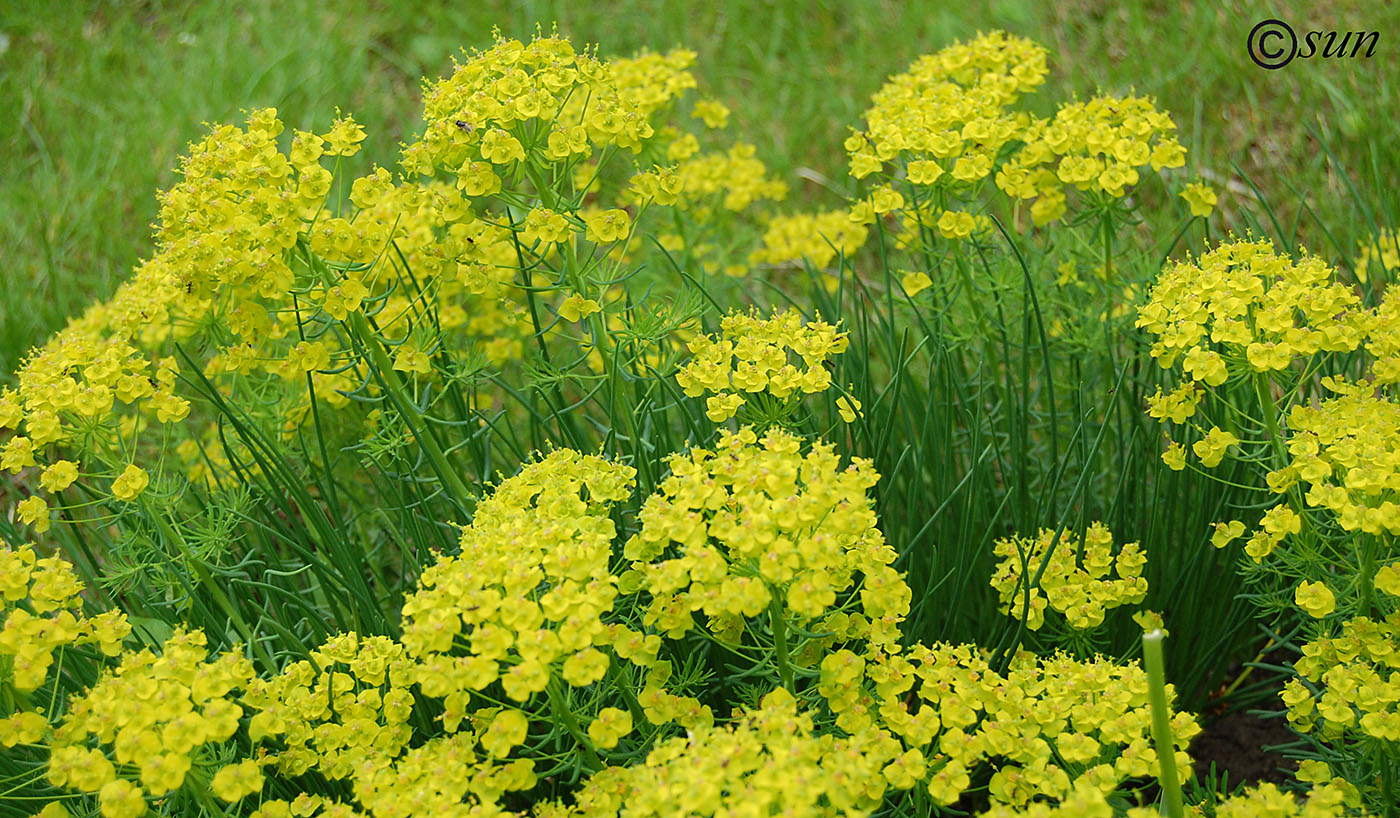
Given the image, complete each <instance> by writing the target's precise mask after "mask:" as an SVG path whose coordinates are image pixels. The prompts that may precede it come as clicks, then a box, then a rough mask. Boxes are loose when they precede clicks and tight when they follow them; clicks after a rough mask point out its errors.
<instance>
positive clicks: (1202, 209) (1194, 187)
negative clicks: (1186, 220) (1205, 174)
mask: <svg viewBox="0 0 1400 818" xmlns="http://www.w3.org/2000/svg"><path fill="white" fill-rule="evenodd" d="M1181 198H1183V199H1185V200H1186V203H1187V204H1188V205H1190V206H1191V215H1192V216H1199V217H1201V218H1203V219H1204V218H1207V217H1209V216H1210V214H1211V212H1212V211H1213V210H1215V203H1216V201H1217V197H1216V195H1215V191H1213V190H1211V189H1210V188H1209V187H1206V186H1205V185H1203V184H1201V183H1200V182H1192V183H1190V184H1188V185H1187V186H1186V189H1185V190H1183V191H1182V192H1181Z"/></svg>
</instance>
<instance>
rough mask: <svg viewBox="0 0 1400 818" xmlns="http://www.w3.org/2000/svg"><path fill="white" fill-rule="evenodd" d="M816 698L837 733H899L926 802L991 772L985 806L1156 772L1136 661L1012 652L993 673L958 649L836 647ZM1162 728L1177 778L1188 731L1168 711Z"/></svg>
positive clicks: (1144, 688) (1183, 717)
mask: <svg viewBox="0 0 1400 818" xmlns="http://www.w3.org/2000/svg"><path fill="white" fill-rule="evenodd" d="M1167 688H1168V696H1169V697H1170V696H1172V695H1173V694H1172V692H1171V686H1170V685H1168V686H1167ZM818 690H819V692H820V693H821V694H822V696H823V697H824V698H825V699H826V701H827V702H828V704H829V705H830V707H831V709H832V710H833V711H834V712H835V713H837V725H838V726H840V727H841V728H842V729H843V730H845V731H846V732H848V733H857V732H860V731H863V730H867V729H869V728H870V727H871V726H872V725H876V726H879V727H881V728H883V729H884V730H887V731H889V732H890V733H892V734H894V735H896V736H898V737H900V738H901V739H902V740H903V742H904V744H905V745H906V747H907V748H908V751H907V753H906V756H907V757H909V758H910V762H911V763H910V772H911V774H912V782H921V783H922V784H923V785H924V786H925V787H926V788H927V790H928V793H929V795H930V796H931V797H932V798H933V800H934V802H935V803H938V804H944V805H946V804H952V803H954V802H956V801H957V800H958V799H959V798H960V797H961V796H962V794H963V792H964V791H966V790H967V789H969V788H970V787H971V782H972V780H973V778H974V777H975V776H977V775H978V770H979V768H984V767H991V768H993V769H994V770H995V771H994V772H993V773H992V774H991V778H990V780H989V781H988V783H987V792H988V794H989V795H990V796H991V798H992V800H993V802H994V803H1004V804H1010V805H1013V806H1024V805H1025V804H1027V803H1028V802H1030V801H1032V800H1035V799H1037V798H1050V799H1055V800H1063V799H1068V798H1070V797H1071V796H1072V794H1073V793H1074V791H1075V786H1076V784H1077V783H1078V784H1081V785H1088V786H1091V787H1093V788H1094V789H1096V790H1098V791H1099V792H1102V793H1104V794H1105V795H1107V794H1110V793H1112V792H1113V791H1114V790H1115V789H1116V788H1117V786H1118V784H1119V782H1121V781H1124V780H1126V779H1130V778H1136V777H1139V776H1150V775H1153V774H1154V773H1155V772H1156V768H1157V755H1156V751H1155V750H1154V749H1153V745H1152V741H1151V725H1152V713H1151V707H1150V706H1149V703H1148V684H1147V674H1146V673H1145V672H1144V671H1143V670H1142V669H1141V668H1140V667H1138V666H1136V665H1132V666H1128V667H1120V666H1116V665H1114V664H1112V663H1111V662H1108V661H1105V660H1100V659H1095V660H1094V661H1091V662H1080V661H1076V660H1074V659H1071V658H1069V657H1066V656H1062V655H1056V656H1052V657H1048V658H1042V657H1036V656H1034V655H1032V654H1029V653H1024V652H1023V653H1020V654H1018V655H1017V656H1016V658H1015V659H1014V660H1013V661H1012V664H1011V667H1010V668H1009V669H1008V671H1007V673H1006V674H1005V675H1001V674H998V673H996V672H995V671H993V670H992V669H991V668H990V667H989V666H988V664H987V662H986V660H985V659H984V658H983V656H982V655H981V654H980V653H978V652H977V650H976V648H975V647H973V646H969V645H946V644H935V645H933V646H931V647H927V646H924V645H915V646H913V647H911V648H908V649H907V650H905V651H904V652H903V653H898V652H892V653H877V654H874V655H870V656H865V657H862V656H859V655H857V654H855V653H853V652H851V651H849V650H839V651H836V652H833V653H830V654H828V655H827V657H826V658H825V659H823V660H822V663H821V675H820V680H819V684H818ZM1172 731H1173V740H1174V741H1175V742H1176V751H1175V755H1176V761H1177V764H1178V774H1179V775H1180V776H1181V777H1182V779H1183V781H1184V780H1186V779H1187V778H1189V777H1190V757H1189V756H1187V754H1186V752H1185V747H1186V746H1187V745H1188V744H1189V743H1190V741H1191V739H1192V738H1193V737H1194V736H1195V735H1196V734H1197V733H1198V732H1200V728H1199V727H1198V726H1197V725H1196V723H1195V721H1194V720H1193V719H1192V718H1191V716H1190V714H1187V713H1177V714H1175V716H1173V717H1172ZM887 774H888V771H887ZM912 782H911V784H912ZM911 784H906V785H905V786H909V785H911Z"/></svg>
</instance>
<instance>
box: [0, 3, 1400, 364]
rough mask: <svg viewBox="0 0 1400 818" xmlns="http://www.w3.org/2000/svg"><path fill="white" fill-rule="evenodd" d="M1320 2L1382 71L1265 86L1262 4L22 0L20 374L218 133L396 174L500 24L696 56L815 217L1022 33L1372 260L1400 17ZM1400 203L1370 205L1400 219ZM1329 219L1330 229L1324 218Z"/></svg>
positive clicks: (1, 187) (14, 12)
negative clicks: (940, 60) (937, 101)
mask: <svg viewBox="0 0 1400 818" xmlns="http://www.w3.org/2000/svg"><path fill="white" fill-rule="evenodd" d="M1312 6H1313V7H1312V8H1310V9H1309V10H1308V11H1307V12H1306V15H1307V19H1302V18H1299V19H1289V18H1288V15H1287V13H1284V14H1282V15H1280V16H1283V17H1284V18H1285V19H1289V21H1290V22H1292V23H1293V24H1294V25H1295V27H1297V28H1299V29H1305V28H1310V27H1318V28H1338V29H1350V30H1361V29H1364V30H1378V31H1380V32H1382V38H1381V40H1380V43H1379V46H1378V48H1377V54H1376V56H1375V57H1374V58H1372V59H1370V60H1332V61H1323V60H1320V59H1314V60H1310V61H1304V60H1298V61H1295V62H1294V63H1293V64H1292V65H1289V66H1288V67H1286V68H1284V69H1282V70H1279V71H1265V70H1263V69H1259V68H1257V67H1256V66H1254V65H1253V64H1252V63H1251V62H1250V61H1249V58H1248V56H1247V54H1246V52H1245V48H1244V40H1245V36H1246V34H1247V32H1248V31H1249V29H1250V28H1251V27H1252V26H1253V24H1254V23H1255V22H1257V21H1258V19H1261V18H1262V17H1266V16H1270V14H1269V13H1265V12H1264V11H1260V10H1258V9H1255V8H1252V7H1251V6H1250V5H1249V4H1247V3H1244V2H1238V0H1236V1H1235V2H1225V3H1210V4H1207V3H1186V4H1178V3H1167V2H1151V0H1147V1H1145V2H1140V3H1136V4H1126V5H1123V6H1119V5H1118V4H1114V3H1108V2H1100V1H1099V0H1071V1H1070V2H1063V3H1055V4H1049V3H1045V4H1042V3H1036V2H1034V0H1006V1H1005V2H997V1H996V0H976V2H971V3H967V4H959V5H957V6H956V7H954V6H951V5H950V6H942V5H940V6H934V5H933V4H926V3H903V2H893V0H881V1H880V2H864V3H859V4H854V3H849V4H848V3H839V2H797V1H796V0H776V1H775V0H767V1H766V2H765V0H743V2H729V3H715V4H693V3H677V2H665V3H658V2H639V1H638V0H625V1H624V2H614V3H610V4H606V6H604V5H586V4H579V3H565V2H529V1H528V0H527V1H526V2H515V3H506V2H500V1H499V0H486V1H484V2H475V3H470V4H461V3H456V4H430V3H426V2H416V3H399V2H378V3H373V4H342V3H337V2H324V0H323V1H322V2H311V1H310V0H277V2H272V0H247V2H240V3H236V4H235V3H227V2H225V3H198V4H188V5H186V4H177V3H161V2H145V3H136V2H101V3H96V2H79V1H77V0H75V1H74V2H63V3H32V2H28V0H0V111H4V112H5V113H4V115H3V117H0V249H2V250H3V253H4V256H3V258H4V261H5V264H6V267H5V269H4V270H3V272H0V299H3V305H2V306H0V373H4V374H6V375H7V374H8V373H10V372H11V371H12V370H13V369H14V367H15V365H16V364H17V362H18V360H19V358H20V357H21V356H22V355H23V354H24V352H25V350H27V349H28V348H29V347H30V346H32V345H34V344H36V343H41V342H42V341H43V340H44V338H45V337H46V336H47V335H48V334H49V333H50V332H52V331H53V330H55V329H57V328H58V327H60V326H61V325H62V323H63V322H64V320H66V318H67V317H69V316H72V315H75V314H77V313H79V312H80V311H81V310H82V309H83V308H84V307H85V306H86V305H87V304H88V303H90V302H91V301H92V300H93V299H95V298H99V297H102V296H105V295H106V294H108V293H109V292H110V291H111V289H112V288H113V287H114V286H115V284H116V282H117V281H119V280H120V279H121V277H122V276H124V275H125V273H126V272H127V271H128V270H129V269H130V268H131V267H132V266H133V265H134V264H135V263H136V262H137V260H138V259H139V258H141V257H142V256H143V255H145V254H148V253H149V251H150V232H151V230H150V227H149V225H150V224H151V222H152V221H153V220H154V218H155V213H156V205H155V191H156V190H157V189H158V188H160V187H163V186H166V185H168V184H170V182H171V180H172V172H171V168H172V167H173V166H174V164H175V162H176V160H177V158H178V156H179V155H180V153H182V152H183V150H184V147H185V145H186V144H187V143H188V142H189V141H191V140H192V139H195V138H198V137H199V136H200V135H201V133H202V132H203V130H204V128H203V125H202V123H204V122H214V121H228V120H232V119H236V118H238V117H239V112H240V111H241V110H243V109H246V108H253V107H260V106H265V105H273V106H276V107H277V108H279V109H280V110H281V112H282V116H283V118H284V119H285V120H286V122H287V123H288V126H289V127H299V128H313V127H316V128H324V127H326V126H327V125H328V124H329V122H330V120H331V119H332V118H333V115H334V110H335V108H336V106H339V107H341V108H342V109H344V110H346V111H350V112H353V113H354V114H355V115H356V117H357V118H358V119H359V120H360V121H361V122H363V123H364V124H365V126H366V129H367V130H368V131H369V133H370V139H369V143H368V145H367V148H368V150H369V151H370V155H371V156H374V157H376V158H378V159H379V160H380V161H382V162H386V163H387V162H390V161H392V159H393V146H394V145H395V143H397V142H398V141H399V140H401V139H403V138H405V137H406V136H407V135H408V134H409V133H410V132H411V131H412V130H413V129H414V128H416V127H417V119H416V110H417V105H418V88H419V79H420V78H421V77H423V76H428V77H436V76H438V75H440V74H442V73H444V72H446V71H448V70H449V69H450V66H451V56H452V55H453V54H454V53H456V52H457V51H458V49H460V48H461V47H464V46H468V47H469V46H484V45H486V44H488V43H489V42H490V38H491V30H492V28H493V27H495V26H499V27H500V29H501V31H502V32H503V33H504V34H506V35H509V36H516V37H522V38H523V37H528V36H529V35H530V34H531V33H532V32H533V30H534V27H535V24H536V23H537V22H538V23H540V24H542V25H543V26H544V27H545V28H546V29H548V28H549V26H550V25H551V23H552V22H554V21H557V23H558V27H559V29H560V31H561V32H563V33H565V34H567V35H568V36H570V37H571V38H572V39H573V40H574V42H575V43H576V44H582V43H593V42H596V43H599V44H600V45H601V50H602V52H603V53H604V54H628V53H631V52H633V51H635V50H637V49H640V48H651V49H655V50H664V49H668V48H671V47H674V46H685V47H688V48H691V49H693V50H695V51H696V52H697V53H698V61H697V65H696V68H695V71H696V74H697V76H698V77H699V78H700V81H701V90H702V92H703V93H707V94H711V95H714V96H717V97H719V98H721V99H723V100H724V101H725V102H726V103H727V104H728V105H729V106H730V107H731V108H732V109H733V110H734V117H733V120H732V125H731V129H732V130H733V131H734V133H735V134H736V135H738V136H739V137H741V138H745V139H747V140H749V141H752V142H754V143H756V144H757V146H758V148H759V152H760V155H761V156H762V157H764V158H765V160H766V161H768V162H769V163H770V164H772V165H773V166H774V167H775V168H776V169H777V170H778V171H779V172H780V173H782V174H784V175H785V176H786V177H787V178H788V179H789V181H790V182H792V183H793V185H794V189H795V195H794V199H795V200H796V204H801V203H802V202H803V201H811V200H813V199H815V198H818V197H820V196H822V195H824V192H823V187H832V188H834V189H837V190H840V189H843V188H844V186H845V182H846V177H845V162H844V157H843V155H842V152H841V148H840V142H841V140H842V138H844V136H845V129H846V127H847V126H848V125H850V124H853V123H855V122H856V119H857V117H858V116H859V114H860V112H861V111H862V110H863V109H864V107H865V105H866V100H867V99H868V97H869V95H870V93H871V92H873V91H874V90H875V89H876V88H877V87H878V86H879V85H880V83H881V82H883V81H884V79H885V78H886V77H887V76H888V75H889V74H891V73H894V72H897V71H900V70H901V69H902V68H903V67H904V66H905V65H906V64H907V63H908V62H909V61H910V60H911V59H913V58H914V57H916V56H918V55H919V54H923V53H927V52H931V51H935V50H937V49H939V48H941V47H942V46H944V45H946V44H947V43H949V42H950V41H952V40H953V39H955V38H958V37H965V36H968V35H971V34H974V33H975V32H976V31H978V30H986V29H991V28H1006V29H1008V30H1011V31H1014V32H1016V33H1020V34H1024V35H1026V36H1030V37H1033V38H1035V39H1037V40H1039V41H1040V42H1042V43H1044V44H1045V45H1047V46H1049V47H1050V48H1051V50H1052V55H1051V68H1052V74H1051V79H1050V82H1049V83H1048V84H1047V87H1046V88H1044V89H1043V90H1042V91H1041V92H1040V93H1039V94H1038V95H1037V101H1036V102H1035V105H1036V106H1037V107H1038V109H1039V110H1040V111H1041V112H1042V113H1049V112H1050V111H1052V110H1053V106H1054V104H1055V102H1056V101H1058V100H1063V99H1067V98H1069V97H1070V96H1072V95H1073V94H1076V93H1077V94H1078V95H1079V96H1081V97H1086V96H1089V95H1091V94H1092V93H1094V91H1095V90H1096V89H1097V88H1100V87H1101V88H1103V89H1104V90H1110V91H1119V92H1123V91H1127V90H1128V89H1129V88H1130V87H1131V88H1134V89H1136V91H1137V92H1138V93H1143V94H1150V95H1153V96H1156V97H1157V98H1158V100H1159V102H1160V103H1161V105H1162V106H1163V107H1165V108H1166V109H1167V110H1169V111H1171V112H1172V113H1173V114H1174V115H1175V117H1176V119H1177V122H1178V123H1179V124H1180V126H1181V130H1182V139H1183V142H1184V143H1185V144H1186V145H1187V147H1188V149H1189V150H1190V151H1191V158H1190V159H1189V166H1188V171H1189V172H1200V173H1202V174H1204V175H1206V177H1207V178H1208V179H1210V180H1212V181H1213V182H1214V183H1215V185H1216V186H1217V187H1218V188H1220V189H1221V190H1222V192H1223V193H1224V195H1222V202H1221V208H1222V211H1223V219H1224V222H1225V224H1226V226H1235V227H1240V226H1244V225H1248V224H1251V223H1254V222H1262V221H1263V220H1264V218H1265V217H1264V216H1263V212H1264V211H1263V210H1262V209H1261V208H1260V207H1259V206H1258V205H1257V204H1255V203H1253V202H1252V201H1251V200H1252V196H1253V194H1252V193H1251V192H1250V184H1249V181H1247V179H1248V180H1252V181H1253V182H1254V183H1255V184H1257V185H1258V186H1259V187H1260V188H1261V189H1262V190H1263V191H1264V193H1265V195H1266V198H1267V199H1268V201H1269V202H1270V204H1271V206H1272V209H1273V210H1274V211H1275V214H1276V217H1277V218H1278V219H1279V220H1280V222H1281V223H1282V224H1284V225H1289V224H1291V223H1292V220H1293V219H1295V218H1299V217H1300V214H1303V216H1304V218H1303V219H1302V221H1303V224H1302V226H1301V227H1300V228H1299V229H1298V230H1299V232H1300V233H1301V235H1302V236H1303V237H1304V238H1305V239H1307V240H1308V242H1309V244H1310V246H1314V249H1317V250H1324V251H1325V250H1326V249H1327V248H1326V247H1325V246H1322V245H1324V244H1326V243H1327V241H1326V240H1325V238H1324V237H1325V236H1326V235H1328V234H1329V233H1331V232H1335V234H1336V238H1335V243H1336V244H1338V245H1340V246H1342V247H1347V248H1349V247H1352V246H1354V244H1355V241H1356V240H1357V239H1358V238H1359V237H1360V236H1361V235H1364V233H1365V231H1366V229H1367V225H1366V224H1365V219H1361V218H1358V209H1357V204H1356V202H1355V201H1354V200H1353V199H1352V198H1351V197H1350V196H1349V195H1348V189H1349V188H1348V185H1347V184H1346V180H1345V179H1343V178H1342V171H1339V170H1338V169H1337V168H1334V167H1331V166H1330V165H1329V163H1328V161H1327V159H1326V153H1325V151H1323V150H1322V149H1320V147H1319V145H1318V143H1317V141H1316V140H1315V138H1314V134H1316V135H1320V136H1322V137H1323V138H1324V139H1325V140H1326V141H1327V142H1328V143H1329V145H1330V146H1331V148H1332V150H1333V151H1335V152H1336V154H1337V156H1338V157H1339V159H1340V161H1341V165H1342V168H1343V169H1344V171H1345V173H1348V174H1350V175H1351V176H1352V177H1354V179H1353V180H1352V181H1353V182H1354V183H1355V184H1356V185H1357V186H1358V188H1359V190H1360V191H1361V195H1362V197H1363V198H1368V197H1381V196H1384V195H1389V194H1385V193H1383V190H1382V186H1381V184H1380V182H1381V181H1382V180H1381V179H1380V178H1379V177H1380V175H1381V174H1379V173H1377V172H1376V171H1375V170H1373V168H1382V169H1383V168H1392V167H1394V166H1395V160H1396V158H1397V156H1398V155H1400V152H1398V151H1397V139H1400V136H1397V133H1396V131H1395V130H1394V128H1393V125H1392V123H1393V122H1394V120H1395V118H1396V114H1397V104H1396V93H1397V92H1396V89H1395V83H1394V79H1395V75H1396V73H1397V71H1400V67H1397V62H1396V60H1395V59H1394V54H1395V49H1396V48H1397V47H1400V44H1397V43H1395V42H1393V41H1392V40H1388V39H1386V38H1387V36H1389V35H1388V32H1394V31H1396V30H1400V25H1397V23H1400V7H1396V6H1392V7H1384V6H1381V4H1365V3H1362V2H1359V1H1354V2H1333V3H1318V4H1312ZM799 169H805V170H804V171H803V173H802V177H801V179H799V178H798V177H797V176H796V175H795V174H796V173H797V172H798V170H799ZM1246 177H1247V179H1246ZM1305 204H1306V207H1305V206H1304V205H1305ZM1390 204H1391V202H1389V201H1381V200H1380V198H1376V199H1375V200H1373V201H1371V202H1370V207H1371V208H1372V209H1374V210H1375V211H1376V212H1378V213H1386V212H1394V210H1393V208H1392V207H1389V205H1390ZM1309 208H1310V209H1311V210H1313V211H1315V212H1316V214H1317V218H1318V219H1319V220H1320V221H1321V222H1322V223H1323V224H1325V225H1328V226H1329V230H1328V231H1321V230H1319V229H1317V228H1316V227H1315V226H1313V225H1312V224H1311V222H1310V220H1311V216H1308V215H1307V210H1308V209H1309ZM1285 232H1286V231H1285Z"/></svg>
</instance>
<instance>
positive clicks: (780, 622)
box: [768, 597, 797, 693]
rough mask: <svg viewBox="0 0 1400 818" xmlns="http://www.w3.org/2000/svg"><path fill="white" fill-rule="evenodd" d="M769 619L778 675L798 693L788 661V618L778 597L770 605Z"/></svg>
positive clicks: (790, 688) (789, 687) (785, 685)
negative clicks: (784, 614)
mask: <svg viewBox="0 0 1400 818" xmlns="http://www.w3.org/2000/svg"><path fill="white" fill-rule="evenodd" d="M768 621H769V623H770V624H771V625H772V628H773V648H774V654H775V655H776V657H777V663H778V676H779V677H780V678H782V680H783V687H785V688H787V690H788V692H789V693H796V692H797V685H796V683H794V682H793V678H792V665H791V664H790V663H789V661H788V645H787V619H785V618H784V617H783V609H782V606H781V605H779V604H778V600H777V598H776V597H774V599H773V601H772V603H770V604H769V606H768Z"/></svg>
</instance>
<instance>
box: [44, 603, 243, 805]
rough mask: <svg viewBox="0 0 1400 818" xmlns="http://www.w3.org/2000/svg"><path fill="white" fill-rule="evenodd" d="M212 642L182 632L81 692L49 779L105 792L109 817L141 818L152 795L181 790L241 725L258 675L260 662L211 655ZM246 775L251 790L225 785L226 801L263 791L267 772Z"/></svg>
mask: <svg viewBox="0 0 1400 818" xmlns="http://www.w3.org/2000/svg"><path fill="white" fill-rule="evenodd" d="M205 645H206V641H205V636H204V634H203V633H202V632H200V631H185V630H183V629H177V630H176V631H175V633H174V634H173V635H172V636H170V638H168V639H166V640H165V643H164V645H163V647H162V649H161V653H160V655H159V656H157V655H156V654H154V653H153V652H151V651H150V650H149V649H146V650H142V651H140V652H138V653H128V654H125V655H123V657H122V661H121V663H120V665H118V667H117V668H116V669H115V670H114V671H112V672H110V673H104V674H103V675H102V676H101V677H100V678H99V679H98V681H97V683H96V684H94V685H93V686H92V688H91V689H89V690H88V691H87V692H86V693H84V694H82V695H81V696H77V697H74V698H73V699H72V700H71V701H70V702H69V706H68V711H67V713H66V714H65V715H64V718H63V723H62V724H61V725H59V726H58V727H57V728H56V729H55V730H54V735H53V743H52V745H51V751H50V757H49V772H48V777H49V781H51V782H52V783H53V784H54V785H55V786H59V787H67V788H69V789H75V790H81V791H84V792H89V793H97V794H98V799H99V801H100V802H101V803H102V812H103V815H105V816H107V818H122V816H136V815H141V814H142V813H144V812H145V811H146V804H145V803H144V798H146V797H148V796H149V797H154V798H159V797H161V796H164V795H167V794H168V793H171V792H174V791H175V790H178V789H180V787H181V786H183V785H184V784H185V779H186V775H187V773H189V772H190V768H191V766H192V764H193V763H194V757H195V754H196V750H197V749H198V748H201V747H203V746H205V745H210V744H215V745H217V744H220V743H222V742H225V741H228V740H229V739H230V738H232V737H233V735H234V733H235V732H237V731H238V726H239V720H240V719H241V718H242V717H243V708H242V707H241V706H240V704H239V702H238V699H237V696H235V695H233V694H234V692H235V691H237V690H240V689H243V688H246V687H247V686H248V684H249V682H250V680H251V679H252V678H253V666H252V663H251V662H249V661H248V660H247V659H246V658H244V657H243V656H241V655H239V654H237V653H226V654H221V655H220V656H218V658H216V659H214V660H213V661H205V660H206V659H207V658H208V655H209V653H208V650H207V648H206V647H205ZM90 740H95V741H96V743H97V744H98V745H99V746H98V747H92V746H90V745H89V742H90ZM106 748H110V750H108V749H106ZM108 753H110V756H111V757H110V759H109V757H108ZM113 760H115V763H116V765H121V767H122V768H123V770H124V771H126V770H134V771H135V772H136V774H137V777H138V781H139V784H138V782H133V781H129V780H127V779H125V778H122V777H119V776H118V771H117V768H116V766H114V765H113ZM227 777H228V776H227V775H226V776H225V778H227ZM243 778H244V779H246V786H238V785H237V783H236V782H223V781H221V784H229V785H230V786H224V787H221V789H222V790H223V791H224V792H225V793H226V794H228V795H231V796H234V797H231V798H228V799H227V800H230V801H236V800H238V799H239V798H242V797H244V796H246V795H248V794H250V793H252V792H256V791H258V790H260V789H261V788H262V776H261V773H260V772H258V771H254V772H253V773H252V775H251V776H246V775H245V776H243ZM206 780H207V779H206Z"/></svg>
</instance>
